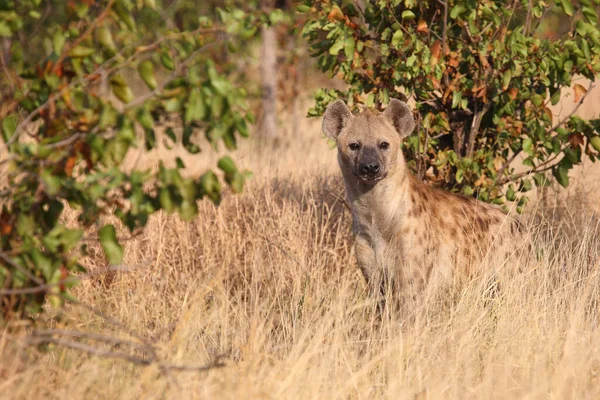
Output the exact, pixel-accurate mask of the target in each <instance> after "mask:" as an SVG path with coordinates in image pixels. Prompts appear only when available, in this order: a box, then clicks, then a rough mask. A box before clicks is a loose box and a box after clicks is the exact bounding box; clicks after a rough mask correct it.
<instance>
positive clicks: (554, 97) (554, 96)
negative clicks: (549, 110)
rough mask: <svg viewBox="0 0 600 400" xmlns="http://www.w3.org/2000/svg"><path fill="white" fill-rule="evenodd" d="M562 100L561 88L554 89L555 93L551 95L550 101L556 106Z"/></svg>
mask: <svg viewBox="0 0 600 400" xmlns="http://www.w3.org/2000/svg"><path fill="white" fill-rule="evenodd" d="M559 101H560V89H557V90H555V91H554V93H552V96H551V97H550V103H551V104H552V105H553V106H555V105H557V104H558V102H559Z"/></svg>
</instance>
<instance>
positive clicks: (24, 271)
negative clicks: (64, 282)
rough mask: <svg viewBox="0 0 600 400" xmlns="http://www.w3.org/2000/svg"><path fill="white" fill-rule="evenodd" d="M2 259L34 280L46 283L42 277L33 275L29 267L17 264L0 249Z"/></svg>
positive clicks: (38, 282) (40, 283)
mask: <svg viewBox="0 0 600 400" xmlns="http://www.w3.org/2000/svg"><path fill="white" fill-rule="evenodd" d="M0 259H1V260H2V261H4V262H5V263H6V264H8V265H10V266H11V267H13V268H14V269H17V270H19V271H20V272H21V273H23V274H24V275H25V276H27V277H28V278H29V279H31V280H32V281H34V282H35V283H37V284H38V285H43V284H44V281H42V280H41V279H40V278H38V277H37V276H35V275H33V274H32V273H31V272H29V271H28V270H27V269H25V268H24V267H22V266H20V265H19V264H17V263H16V262H14V261H13V260H11V259H10V257H8V256H7V255H6V254H4V253H3V252H1V251H0ZM15 290H17V289H15ZM0 294H2V291H1V290H0Z"/></svg>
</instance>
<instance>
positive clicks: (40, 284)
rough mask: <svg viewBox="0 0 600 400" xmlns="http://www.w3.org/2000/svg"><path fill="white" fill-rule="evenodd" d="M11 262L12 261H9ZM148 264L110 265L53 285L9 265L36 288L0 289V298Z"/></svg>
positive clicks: (0, 254) (1, 255) (32, 292)
mask: <svg viewBox="0 0 600 400" xmlns="http://www.w3.org/2000/svg"><path fill="white" fill-rule="evenodd" d="M4 257H6V256H5V255H4V254H3V253H0V258H2V259H3V260H5V261H6V260H9V261H11V260H10V259H8V258H7V259H5V258H4ZM11 262H12V261H11ZM148 263H149V262H146V263H143V264H140V265H138V266H135V267H123V266H118V265H111V266H109V267H106V268H101V269H98V270H95V271H92V272H88V273H85V274H81V275H74V276H69V277H67V278H64V279H61V280H59V281H57V282H53V283H46V284H45V283H44V282H43V281H42V280H40V279H39V278H37V277H36V276H34V275H32V274H31V273H29V271H27V270H22V269H21V266H20V265H18V264H16V263H12V264H10V265H11V266H12V267H15V268H17V269H19V271H21V272H23V273H25V274H28V276H29V278H30V279H32V280H34V281H35V282H36V283H37V284H38V286H34V287H28V288H18V289H0V296H10V295H22V294H34V293H44V292H47V291H48V290H49V289H52V288H54V287H56V286H61V285H68V284H71V283H77V282H79V281H82V280H84V279H89V278H93V277H95V276H98V275H102V274H105V273H107V272H111V271H121V272H131V271H135V270H136V269H139V268H140V267H141V266H142V265H144V264H145V265H147V264H148Z"/></svg>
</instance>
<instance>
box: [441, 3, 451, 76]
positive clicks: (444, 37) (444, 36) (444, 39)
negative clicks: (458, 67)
mask: <svg viewBox="0 0 600 400" xmlns="http://www.w3.org/2000/svg"><path fill="white" fill-rule="evenodd" d="M447 30H448V0H444V25H443V27H442V54H443V56H444V58H445V57H446V54H447V53H448V33H447ZM448 79H449V78H448V74H446V73H444V85H445V86H446V87H449V86H450V82H449V81H448Z"/></svg>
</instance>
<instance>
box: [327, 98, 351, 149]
mask: <svg viewBox="0 0 600 400" xmlns="http://www.w3.org/2000/svg"><path fill="white" fill-rule="evenodd" d="M350 119H352V113H351V112H350V110H349V109H348V107H347V106H346V103H344V102H343V101H342V100H337V101H334V102H333V103H331V104H330V105H328V106H327V109H326V110H325V114H323V128H322V129H323V133H325V135H327V137H329V138H330V139H333V140H335V141H337V138H338V136H339V135H340V132H341V131H342V129H343V128H344V127H345V126H346V125H347V124H348V121H350Z"/></svg>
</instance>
